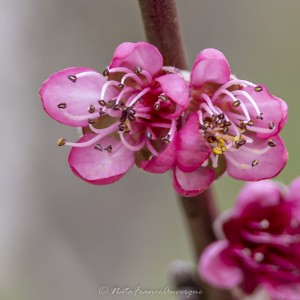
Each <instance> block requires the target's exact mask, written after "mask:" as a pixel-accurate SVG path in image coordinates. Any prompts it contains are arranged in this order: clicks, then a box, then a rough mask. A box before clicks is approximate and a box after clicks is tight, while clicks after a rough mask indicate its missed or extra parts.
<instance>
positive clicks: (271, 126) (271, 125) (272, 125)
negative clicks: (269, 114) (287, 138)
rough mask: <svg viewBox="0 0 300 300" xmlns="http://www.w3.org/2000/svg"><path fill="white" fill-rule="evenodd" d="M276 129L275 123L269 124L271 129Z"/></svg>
mask: <svg viewBox="0 0 300 300" xmlns="http://www.w3.org/2000/svg"><path fill="white" fill-rule="evenodd" d="M274 127H275V123H274V122H270V123H269V129H271V130H272V129H274Z"/></svg>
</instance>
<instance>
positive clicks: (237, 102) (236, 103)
mask: <svg viewBox="0 0 300 300" xmlns="http://www.w3.org/2000/svg"><path fill="white" fill-rule="evenodd" d="M240 105H241V101H240V100H235V101H234V102H233V103H232V106H233V107H239V106H240Z"/></svg>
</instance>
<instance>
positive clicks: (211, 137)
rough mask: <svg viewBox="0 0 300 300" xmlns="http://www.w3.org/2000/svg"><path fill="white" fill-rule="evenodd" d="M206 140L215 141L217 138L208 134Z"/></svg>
mask: <svg viewBox="0 0 300 300" xmlns="http://www.w3.org/2000/svg"><path fill="white" fill-rule="evenodd" d="M207 141H208V142H209V143H215V142H216V141H217V138H216V137H215V136H214V135H210V136H209V137H208V138H207Z"/></svg>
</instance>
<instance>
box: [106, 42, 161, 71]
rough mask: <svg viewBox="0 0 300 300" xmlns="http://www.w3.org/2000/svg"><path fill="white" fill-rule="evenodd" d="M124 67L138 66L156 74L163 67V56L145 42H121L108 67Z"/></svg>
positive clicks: (133, 67) (133, 68)
mask: <svg viewBox="0 0 300 300" xmlns="http://www.w3.org/2000/svg"><path fill="white" fill-rule="evenodd" d="M116 67H126V68H129V69H131V70H135V68H136V67H140V68H142V69H143V70H146V71H148V72H150V73H151V75H152V76H153V75H156V74H157V73H158V72H159V71H160V70H161V69H162V67H163V57H162V55H161V54H160V52H159V50H158V49H157V48H156V47H155V46H153V45H151V44H149V43H146V42H138V43H129V42H126V43H122V44H120V45H119V46H118V47H117V48H116V50H115V52H114V56H113V59H112V62H111V64H110V68H116Z"/></svg>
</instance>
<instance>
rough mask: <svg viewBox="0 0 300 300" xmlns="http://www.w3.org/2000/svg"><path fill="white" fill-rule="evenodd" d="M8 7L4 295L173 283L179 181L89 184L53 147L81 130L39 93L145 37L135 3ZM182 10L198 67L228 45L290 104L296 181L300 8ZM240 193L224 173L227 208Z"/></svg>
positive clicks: (25, 297) (0, 266)
mask: <svg viewBox="0 0 300 300" xmlns="http://www.w3.org/2000/svg"><path fill="white" fill-rule="evenodd" d="M0 4H1V10H0V40H1V46H0V62H1V73H0V80H1V81H0V86H1V90H0V95H1V100H0V101H1V108H0V111H1V118H0V122H1V128H2V130H1V147H0V153H1V155H0V160H1V164H0V166H1V169H0V170H1V180H0V196H1V202H0V299H1V300H40V299H43V300H53V299H64V300H71V299H72V300H82V299H87V300H97V299H108V300H111V299H119V298H122V299H123V300H127V299H132V296H125V295H123V296H118V295H109V294H107V295H105V296H100V295H99V294H98V288H99V287H100V286H102V285H107V286H109V287H115V286H120V287H124V286H129V287H136V286H138V285H141V287H143V288H149V289H159V288H164V287H166V286H168V284H169V283H168V280H167V277H166V272H167V271H166V270H167V266H168V264H169V263H170V262H171V261H172V260H174V259H185V260H192V254H191V250H190V247H189V238H188V235H187V232H186V228H185V224H184V219H183V216H182V215H181V211H180V207H179V205H178V201H177V199H176V197H175V194H174V192H173V190H172V187H171V178H170V176H169V175H168V174H165V175H155V176H153V175H151V174H147V173H143V172H141V171H139V170H136V169H134V170H132V171H131V172H130V173H129V174H128V175H126V176H125V177H124V178H123V179H122V180H121V181H120V182H118V183H116V184H114V185H112V186H100V187H95V186H91V185H88V184H86V183H84V182H82V181H80V180H79V179H78V178H76V177H75V176H74V175H73V174H72V173H71V171H70V170H69V167H68V165H67V155H68V149H67V148H58V147H56V144H55V143H56V139H57V138H58V137H61V136H64V137H67V138H68V139H70V140H76V139H77V133H76V130H74V129H72V128H67V127H64V126H62V125H60V124H58V123H56V122H55V121H53V120H52V119H50V118H49V117H48V116H47V115H46V114H45V113H44V112H43V109H42V106H41V103H40V100H39V97H38V90H39V87H40V85H41V83H42V82H43V81H44V80H45V79H46V78H47V77H48V76H49V75H50V74H51V73H53V72H55V71H57V70H60V69H63V68H66V67H68V66H88V67H92V68H96V69H98V70H102V69H103V68H104V67H106V65H108V64H109V62H110V59H111V56H112V52H113V50H114V48H115V47H116V46H117V45H118V44H119V43H121V42H124V41H140V40H143V39H144V32H143V26H142V22H141V18H140V13H139V8H138V3H137V1H136V0H123V1H122V0H97V1H96V0H26V1H22V0H9V1H8V0H1V1H0ZM177 4H178V12H179V18H180V23H181V28H182V34H183V39H184V42H185V47H186V53H187V56H188V61H189V64H190V65H191V64H192V62H193V59H194V57H195V56H196V54H197V53H198V51H199V50H200V49H202V48H206V47H215V48H218V49H220V50H221V51H223V52H224V53H225V54H226V56H227V57H228V59H229V61H230V63H231V67H232V70H233V72H234V73H235V74H238V76H239V77H240V78H245V79H247V80H250V81H253V82H256V83H265V84H266V85H268V87H269V89H270V91H271V92H272V93H273V94H275V95H277V96H279V97H281V98H283V99H285V100H286V101H287V102H288V104H289V107H290V110H289V122H288V124H287V126H286V128H285V129H284V131H283V136H284V138H285V140H286V144H287V147H288V149H289V153H290V159H289V163H288V165H287V167H286V169H285V170H284V171H283V172H282V174H281V175H280V176H279V177H278V180H281V181H283V182H284V183H289V182H290V181H291V180H292V179H293V178H294V177H296V176H298V175H299V166H300V162H299V158H298V156H299V148H300V142H299V112H300V111H299V110H300V102H299V90H298V89H299V79H300V62H299V53H300V38H299V29H300V17H299V11H300V2H299V0H288V1H281V0H252V1H239V0H227V1H218V0H189V1H183V0H182V1H177ZM274 160H276V157H274ZM241 185H242V183H240V182H237V181H234V180H233V179H230V178H227V177H225V176H224V177H223V178H222V179H221V180H219V181H218V182H217V183H216V184H215V190H216V193H217V195H218V199H219V200H218V201H219V206H220V208H221V209H226V208H228V207H230V206H231V205H232V204H233V203H234V199H235V197H236V194H237V193H238V190H239V188H240V186H241ZM156 297H158V298H159V299H165V300H170V299H173V298H172V296H168V295H166V296H164V297H163V296H156ZM137 298H138V299H145V300H147V299H153V298H155V296H139V297H137Z"/></svg>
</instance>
